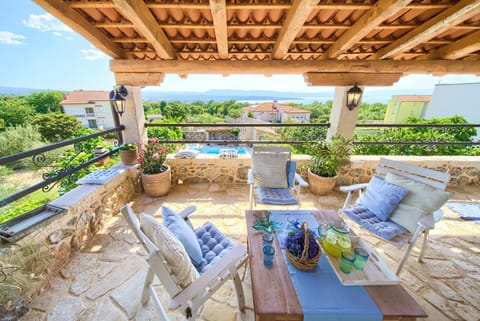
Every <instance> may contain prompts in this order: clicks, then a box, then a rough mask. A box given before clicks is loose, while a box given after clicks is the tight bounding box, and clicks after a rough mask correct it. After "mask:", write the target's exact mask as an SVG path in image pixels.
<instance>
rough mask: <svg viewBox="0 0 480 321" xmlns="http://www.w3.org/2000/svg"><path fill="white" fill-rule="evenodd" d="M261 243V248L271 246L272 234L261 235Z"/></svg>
mask: <svg viewBox="0 0 480 321" xmlns="http://www.w3.org/2000/svg"><path fill="white" fill-rule="evenodd" d="M262 242H263V246H265V245H270V246H272V243H273V234H272V233H266V232H265V233H263V237H262Z"/></svg>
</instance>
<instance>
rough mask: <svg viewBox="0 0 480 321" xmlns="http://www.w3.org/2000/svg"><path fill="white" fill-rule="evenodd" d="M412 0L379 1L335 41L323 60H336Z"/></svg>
mask: <svg viewBox="0 0 480 321" xmlns="http://www.w3.org/2000/svg"><path fill="white" fill-rule="evenodd" d="M411 1H412V0H380V1H378V2H377V3H376V4H375V5H374V6H373V7H372V8H371V9H370V10H368V11H367V12H365V14H364V15H363V16H362V17H361V18H360V19H358V20H357V22H356V23H355V24H354V25H353V26H352V27H351V28H350V29H348V31H346V32H345V33H344V34H343V35H342V36H341V37H340V39H338V40H337V42H335V43H334V44H333V45H332V46H331V47H330V48H329V49H328V51H327V53H326V54H325V55H324V56H323V58H324V59H331V58H336V57H338V56H339V55H340V54H342V53H344V52H345V51H346V50H347V49H349V48H351V47H352V46H353V45H354V44H355V43H357V42H358V41H359V40H360V39H362V38H363V37H365V36H366V35H367V34H369V33H370V32H371V31H372V30H373V29H375V28H376V27H377V26H379V25H380V24H381V23H382V22H383V21H385V20H386V19H388V18H390V17H391V16H393V15H394V14H395V13H397V12H398V11H399V10H401V9H403V8H404V7H405V6H406V5H408V4H409V3H410V2H411Z"/></svg>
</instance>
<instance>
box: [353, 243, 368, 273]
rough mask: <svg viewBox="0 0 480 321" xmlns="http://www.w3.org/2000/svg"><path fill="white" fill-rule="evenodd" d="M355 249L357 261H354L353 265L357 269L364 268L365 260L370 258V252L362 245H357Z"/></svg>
mask: <svg viewBox="0 0 480 321" xmlns="http://www.w3.org/2000/svg"><path fill="white" fill-rule="evenodd" d="M353 250H354V252H355V261H354V262H353V266H354V267H355V268H356V269H357V270H363V267H364V266H365V262H367V260H368V252H367V251H366V250H365V249H364V248H361V247H355V248H354V249H353Z"/></svg>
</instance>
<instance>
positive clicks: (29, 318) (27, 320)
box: [20, 310, 47, 321]
mask: <svg viewBox="0 0 480 321" xmlns="http://www.w3.org/2000/svg"><path fill="white" fill-rule="evenodd" d="M20 321H47V313H45V312H43V311H37V310H30V311H29V312H28V313H27V314H25V315H24V316H23V317H21V318H20Z"/></svg>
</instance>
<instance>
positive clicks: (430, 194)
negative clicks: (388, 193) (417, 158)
mask: <svg viewBox="0 0 480 321" xmlns="http://www.w3.org/2000/svg"><path fill="white" fill-rule="evenodd" d="M385 181H387V182H389V183H391V184H395V185H397V186H400V187H403V188H405V189H406V190H408V194H407V196H405V198H404V199H403V200H402V201H401V202H400V204H398V206H397V208H396V209H395V210H394V211H393V213H392V215H391V216H390V218H389V219H390V220H391V221H393V222H395V223H397V224H399V225H401V226H403V227H405V228H406V229H407V230H409V231H410V232H411V233H415V230H416V229H417V226H418V224H417V223H418V221H419V220H420V219H421V218H422V217H423V216H425V215H428V214H432V213H433V212H434V211H436V210H438V209H439V208H440V207H442V205H443V204H444V203H445V202H446V201H447V200H448V199H449V198H450V196H451V194H450V193H448V192H445V191H442V190H440V189H438V188H435V187H432V186H429V185H426V184H423V183H420V182H416V181H413V180H410V179H408V178H405V177H402V176H399V175H396V174H393V173H388V174H387V176H386V177H385Z"/></svg>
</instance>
